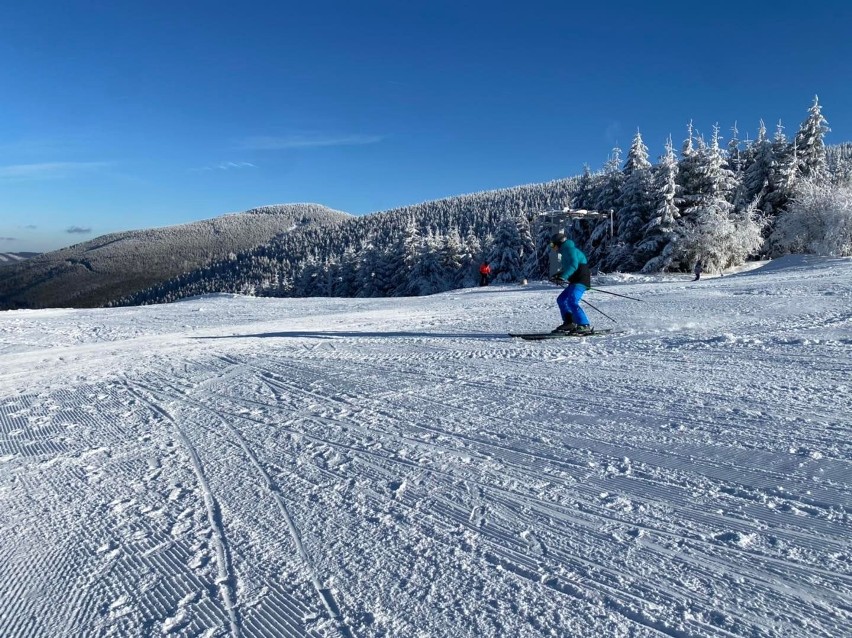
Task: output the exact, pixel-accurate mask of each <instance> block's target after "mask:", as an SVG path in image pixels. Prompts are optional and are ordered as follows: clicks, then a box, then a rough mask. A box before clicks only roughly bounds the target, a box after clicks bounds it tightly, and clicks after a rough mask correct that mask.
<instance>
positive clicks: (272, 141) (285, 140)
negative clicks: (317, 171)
mask: <svg viewBox="0 0 852 638" xmlns="http://www.w3.org/2000/svg"><path fill="white" fill-rule="evenodd" d="M383 139H384V138H383V137H382V136H381V135H336V136H335V135H291V136H287V137H273V136H263V135H260V136H254V137H247V138H245V139H244V140H241V141H240V142H239V148H241V149H246V150H252V151H283V150H289V149H300V148H321V147H328V146H364V145H367V144H377V143H379V142H381V141H382V140H383Z"/></svg>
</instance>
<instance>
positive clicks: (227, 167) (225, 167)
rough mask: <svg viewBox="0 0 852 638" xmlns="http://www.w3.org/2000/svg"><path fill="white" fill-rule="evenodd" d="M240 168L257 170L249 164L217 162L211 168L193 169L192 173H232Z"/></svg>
mask: <svg viewBox="0 0 852 638" xmlns="http://www.w3.org/2000/svg"><path fill="white" fill-rule="evenodd" d="M241 168H257V166H255V165H254V164H252V163H251V162H219V163H218V164H213V165H211V166H203V167H201V168H193V169H192V170H193V171H197V172H205V171H232V170H239V169H241Z"/></svg>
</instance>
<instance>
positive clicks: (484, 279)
mask: <svg viewBox="0 0 852 638" xmlns="http://www.w3.org/2000/svg"><path fill="white" fill-rule="evenodd" d="M490 276H491V266H489V265H488V262H487V261H483V262H482V265H481V266H480V267H479V285H480V286H487V285H488V277H490Z"/></svg>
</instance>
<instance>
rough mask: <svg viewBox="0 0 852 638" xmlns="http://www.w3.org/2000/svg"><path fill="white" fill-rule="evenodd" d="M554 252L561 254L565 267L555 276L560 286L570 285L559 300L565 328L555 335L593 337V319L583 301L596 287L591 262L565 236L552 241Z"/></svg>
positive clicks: (558, 234)
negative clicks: (581, 304) (586, 293)
mask: <svg viewBox="0 0 852 638" xmlns="http://www.w3.org/2000/svg"><path fill="white" fill-rule="evenodd" d="M550 245H551V247H552V248H553V250H556V251H559V256H560V258H561V262H562V268H561V270H559V271H558V272H557V273H556V274H555V275H554V276H553V280H554V281H555V282H556V283H565V282H566V281H567V282H568V287H567V288H566V289H565V290H563V291H562V292H561V293H560V295H559V297H557V299H556V305H558V306H559V312H560V313H561V314H562V325H561V326H558V327H557V328H556V329H555V330H553V332H570V333H571V334H579V335H585V334H592V333H594V329H593V328H592V326H591V325H590V324H589V318H588V317H587V316H586V313H585V312H583V309H582V308H581V307H580V300H581V299H582V298H583V295H584V294H585V292H586V291H587V290H588V289H589V288H591V287H592V279H591V272H590V271H589V263H588V260H587V259H586V256H585V255H584V254H583V251H581V250H580V249H579V248H577V246H575V245H574V242H573V241H571V240H570V239H568V238H567V237H565V234H564V233H556V234H555V235H553V237H551V238H550Z"/></svg>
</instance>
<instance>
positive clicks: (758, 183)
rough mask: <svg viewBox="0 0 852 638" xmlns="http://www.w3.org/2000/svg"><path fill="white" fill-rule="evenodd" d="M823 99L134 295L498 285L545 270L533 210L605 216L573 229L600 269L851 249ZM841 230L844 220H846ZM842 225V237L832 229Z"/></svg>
mask: <svg viewBox="0 0 852 638" xmlns="http://www.w3.org/2000/svg"><path fill="white" fill-rule="evenodd" d="M828 130H829V129H828V122H827V121H826V119H825V117H824V116H823V114H822V108H821V105H820V104H819V101H818V100H817V99H814V102H813V105H812V106H811V108H810V109H809V110H808V113H807V116H806V118H805V119H804V120H803V122H802V123H801V125H800V127H799V129H798V130H797V131H796V132H795V133H794V134H792V135H790V136H788V135H787V133H786V132H785V128H784V127H783V125H782V124H781V123H780V122H779V123H778V124H777V125H776V127H775V130H774V132H772V133H770V132H769V131H768V130H767V127H766V126H765V124H764V123H763V122H762V121H761V122H760V125H759V128H758V135H757V137H756V139H754V140H746V141H743V140H740V139H739V138H738V133H737V131H736V127H734V129H733V130H732V135H731V139H729V140H728V141H727V143H723V140H722V136H721V134H720V129H719V127H718V126H717V127H714V130H713V131H712V132H711V135H710V136H709V138H705V137H704V136H703V135H702V134H701V133H700V132H698V131H696V130H694V129H693V127H692V125H691V124H690V125H689V127H688V128H687V132H686V137H685V139H684V141H683V144H682V146H681V148H680V151H679V152H676V151H675V147H674V144H673V142H672V141H671V138H670V139H669V140H668V143H667V144H666V151H665V153H664V154H663V156H662V157H660V158H659V160H658V162H657V163H656V164H652V163H651V161H650V159H649V156H648V149H647V147H646V145H645V143H644V141H643V139H642V136H641V133H640V132H638V131H637V133H636V136H635V137H634V139H633V143H632V145H631V147H630V149H629V151H628V152H627V155H626V158H625V159H624V161H622V151H621V149H618V148H615V149H613V151H612V154H611V156H610V157H609V159H608V161H607V162H606V164H605V165H604V167H603V168H602V169H601V170H599V171H596V172H593V171H592V170H591V169H589V168H588V167H587V168H586V170H585V171H584V173H583V174H582V175H580V176H577V177H572V178H567V179H563V180H556V181H552V182H547V183H544V184H532V185H527V186H519V187H516V188H512V189H505V190H497V191H489V192H484V193H477V194H473V195H465V196H461V197H453V198H448V199H442V200H438V201H433V202H426V203H423V204H418V205H415V206H407V207H403V208H399V209H395V210H391V211H385V212H382V213H375V214H372V215H368V216H364V217H359V218H352V219H348V220H346V221H344V222H342V223H340V224H339V225H337V226H335V227H334V228H333V229H329V228H304V229H299V230H297V231H295V232H292V233H288V234H287V235H283V236H281V237H278V238H276V239H275V240H273V241H272V242H270V243H269V244H267V245H264V246H258V247H256V248H253V249H251V250H247V251H245V252H243V253H240V254H238V255H235V256H231V257H229V258H228V259H223V260H221V261H219V262H217V263H214V264H210V265H208V266H206V267H204V268H201V269H198V270H196V271H194V272H190V273H186V274H183V275H181V276H179V277H176V278H175V279H173V280H171V281H168V282H165V283H163V284H160V285H158V286H155V287H153V288H152V289H150V290H147V291H144V292H141V293H138V294H135V295H132V296H128V297H125V298H124V299H122V300H120V302H119V303H121V304H139V303H157V302H164V301H173V300H176V299H180V298H183V297H186V296H192V295H198V294H203V293H209V292H237V293H246V294H256V295H274V296H326V295H333V296H358V297H378V296H403V295H423V294H430V293H434V292H440V291H444V290H449V289H453V288H458V287H464V286H470V285H474V282H475V278H476V267H477V265H478V264H479V263H480V262H482V261H488V262H489V263H490V264H491V267H492V269H493V270H494V272H495V276H496V278H497V280H498V281H517V280H519V279H522V278H536V277H543V276H545V275H546V268H547V250H548V238H549V236H550V233H551V231H552V227H551V225H550V224H543V223H540V218H539V217H538V213H540V212H541V211H546V210H552V209H557V210H558V209H563V208H566V207H573V208H582V209H587V210H596V211H603V212H604V213H605V215H604V216H602V217H601V218H599V219H598V220H584V221H577V222H574V223H573V226H572V227H571V228H569V229H568V230H569V231H570V233H571V234H572V236H573V238H574V239H575V241H576V242H577V243H578V245H580V246H581V247H582V248H583V250H584V251H585V252H586V254H587V255H588V256H589V258H590V261H591V264H592V266H593V267H594V268H595V269H597V270H602V271H607V272H613V271H622V272H627V271H643V272H657V271H666V270H685V269H689V268H691V267H692V265H693V264H694V262H695V261H696V260H698V259H701V260H702V262H703V264H704V267H705V269H709V270H720V269H724V268H729V267H732V266H736V265H739V264H742V263H743V262H744V261H745V260H746V259H748V258H751V257H758V256H765V255H778V254H784V253H787V252H822V253H825V254H834V255H844V254H846V255H848V254H852V223H848V221H844V220H848V219H850V218H852V204H850V202H852V197H850V196H849V194H850V184H852V145H850V144H841V145H838V146H834V147H830V148H829V147H826V145H825V141H824V137H825V134H826V133H827V132H828ZM844 224H845V225H844ZM835 231H836V232H835Z"/></svg>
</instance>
